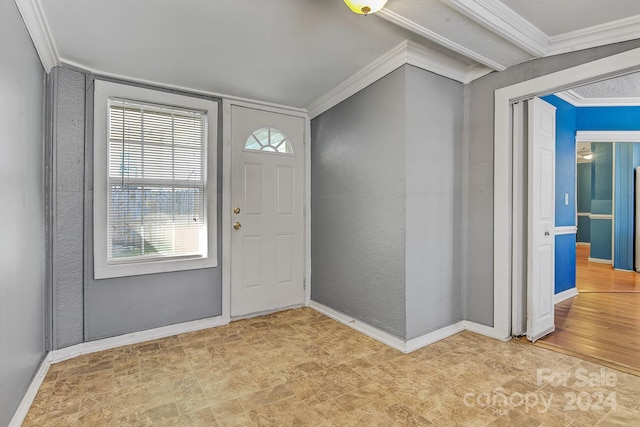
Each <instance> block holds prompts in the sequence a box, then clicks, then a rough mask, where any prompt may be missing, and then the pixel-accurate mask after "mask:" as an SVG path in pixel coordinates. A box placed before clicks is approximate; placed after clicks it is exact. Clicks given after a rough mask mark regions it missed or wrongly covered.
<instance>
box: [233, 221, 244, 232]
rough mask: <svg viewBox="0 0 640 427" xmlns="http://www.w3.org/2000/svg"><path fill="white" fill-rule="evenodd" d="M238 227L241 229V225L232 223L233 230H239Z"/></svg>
mask: <svg viewBox="0 0 640 427" xmlns="http://www.w3.org/2000/svg"><path fill="white" fill-rule="evenodd" d="M240 227H242V224H240V223H239V222H234V223H233V228H235V229H236V230H240Z"/></svg>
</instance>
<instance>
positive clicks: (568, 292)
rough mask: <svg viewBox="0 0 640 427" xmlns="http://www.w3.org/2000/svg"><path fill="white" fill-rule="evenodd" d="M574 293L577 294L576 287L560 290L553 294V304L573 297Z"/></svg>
mask: <svg viewBox="0 0 640 427" xmlns="http://www.w3.org/2000/svg"><path fill="white" fill-rule="evenodd" d="M576 295H578V289H576V288H571V289H567V290H566V291H562V292H560V293H557V294H555V295H554V296H553V304H554V305H555V304H558V303H559V302H562V301H565V300H568V299H569V298H573V297H575V296H576Z"/></svg>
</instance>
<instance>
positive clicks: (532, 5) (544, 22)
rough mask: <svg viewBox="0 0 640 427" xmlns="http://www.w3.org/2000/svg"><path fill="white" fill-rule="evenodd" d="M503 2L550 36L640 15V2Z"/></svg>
mask: <svg viewBox="0 0 640 427" xmlns="http://www.w3.org/2000/svg"><path fill="white" fill-rule="evenodd" d="M502 3H504V4H505V5H506V6H507V7H509V8H510V9H512V10H513V11H514V12H516V13H517V14H519V15H520V16H522V17H523V18H524V19H526V20H527V21H529V22H531V23H532V24H533V25H535V26H536V27H538V28H539V29H540V30H542V32H544V33H545V34H546V35H548V36H557V35H559V34H564V33H568V32H572V31H577V30H581V29H584V28H590V27H594V26H597V25H602V24H606V23H608V22H612V21H618V20H620V19H626V18H630V17H633V16H634V15H638V14H640V2H639V1H637V0H607V1H603V0H577V1H576V0H502Z"/></svg>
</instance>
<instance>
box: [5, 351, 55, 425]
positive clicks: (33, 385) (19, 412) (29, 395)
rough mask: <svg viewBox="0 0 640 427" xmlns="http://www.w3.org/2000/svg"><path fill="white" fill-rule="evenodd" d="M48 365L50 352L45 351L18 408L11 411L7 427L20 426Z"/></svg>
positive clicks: (47, 370)
mask: <svg viewBox="0 0 640 427" xmlns="http://www.w3.org/2000/svg"><path fill="white" fill-rule="evenodd" d="M50 367H51V354H50V353H47V354H45V355H44V358H43V359H42V362H40V367H39V368H38V370H37V371H36V373H35V375H34V376H33V378H32V379H31V382H30V383H29V387H28V388H27V391H26V392H25V394H24V396H23V397H22V400H21V401H20V404H19V405H18V408H17V409H16V411H15V412H14V413H13V417H11V420H10V421H9V426H8V427H20V426H22V423H23V422H24V420H25V418H26V417H27V414H28V413H29V409H30V408H31V405H32V404H33V400H34V399H35V398H36V395H37V394H38V390H40V386H41V385H42V382H43V381H44V378H45V377H46V376H47V372H49V368H50Z"/></svg>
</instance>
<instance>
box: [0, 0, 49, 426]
mask: <svg viewBox="0 0 640 427" xmlns="http://www.w3.org/2000/svg"><path fill="white" fill-rule="evenodd" d="M0 40H3V45H2V58H1V59H0V94H1V95H0V178H1V179H2V182H3V184H4V186H3V188H2V199H3V202H4V203H3V206H2V209H0V236H2V237H1V238H0V343H2V345H1V350H0V425H2V426H6V425H8V424H9V421H10V420H11V418H12V416H13V413H14V411H15V410H16V408H17V407H18V404H19V403H20V401H21V400H22V397H23V395H24V393H25V391H26V390H27V387H28V386H29V382H30V381H31V378H32V377H33V375H34V374H35V372H36V371H37V369H38V366H39V364H40V362H41V361H42V359H43V357H44V354H45V319H44V313H45V282H46V262H45V248H46V238H45V204H44V199H45V197H44V185H43V122H44V114H43V105H44V93H45V92H44V80H43V78H44V72H43V69H42V65H41V64H40V60H39V59H38V55H37V54H36V51H35V49H34V48H33V44H32V42H31V39H30V38H29V35H28V33H27V30H26V28H25V27H24V24H23V22H22V19H21V18H20V14H19V13H18V10H17V8H16V5H15V3H14V2H12V1H2V2H0Z"/></svg>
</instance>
